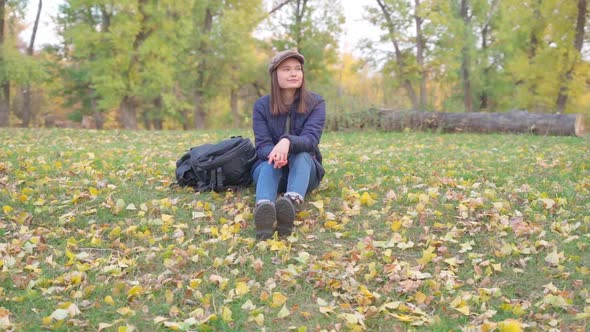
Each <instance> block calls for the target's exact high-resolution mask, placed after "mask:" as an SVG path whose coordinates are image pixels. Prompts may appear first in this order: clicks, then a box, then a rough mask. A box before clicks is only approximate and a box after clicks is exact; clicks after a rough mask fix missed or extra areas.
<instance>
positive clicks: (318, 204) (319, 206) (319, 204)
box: [309, 200, 324, 211]
mask: <svg viewBox="0 0 590 332" xmlns="http://www.w3.org/2000/svg"><path fill="white" fill-rule="evenodd" d="M309 204H311V205H313V206H315V207H316V208H317V209H318V210H320V211H323V210H324V201H322V200H318V201H315V202H309Z"/></svg>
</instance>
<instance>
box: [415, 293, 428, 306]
mask: <svg viewBox="0 0 590 332" xmlns="http://www.w3.org/2000/svg"><path fill="white" fill-rule="evenodd" d="M414 300H416V303H417V304H422V303H424V301H426V295H425V294H424V293H422V292H420V291H418V292H416V294H414Z"/></svg>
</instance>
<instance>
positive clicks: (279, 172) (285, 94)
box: [252, 50, 326, 240]
mask: <svg viewBox="0 0 590 332" xmlns="http://www.w3.org/2000/svg"><path fill="white" fill-rule="evenodd" d="M304 63H305V58H304V57H303V55H301V54H300V53H299V52H297V51H291V50H287V51H282V52H279V53H277V54H276V55H275V56H274V57H273V58H272V59H271V60H270V64H269V66H268V72H269V74H270V78H271V80H270V88H271V92H270V95H267V96H264V97H262V98H260V99H258V100H257V101H256V103H255V104H254V114H253V117H252V122H253V129H254V138H255V144H256V155H257V157H258V159H257V161H256V162H255V163H254V165H253V166H252V176H253V178H254V183H255V185H256V206H255V208H254V223H255V225H256V238H257V239H258V240H264V239H268V238H270V237H272V236H273V234H274V232H275V230H276V231H277V233H278V234H279V236H286V235H290V234H291V233H292V232H293V221H294V220H295V212H296V209H297V208H298V207H299V205H301V203H303V200H304V198H305V195H306V194H307V193H309V192H310V191H312V190H313V189H315V188H317V187H318V186H319V184H320V181H321V180H322V178H323V176H324V168H323V167H322V164H321V163H322V155H321V153H320V150H319V148H318V144H319V143H320V138H321V136H322V131H323V129H324V122H325V119H326V105H325V103H324V99H323V98H322V97H321V96H320V95H318V94H315V93H312V92H310V91H308V90H307V89H306V88H305V78H304V72H303V64H304ZM278 193H284V195H283V196H281V197H280V198H279V199H276V198H277V194H278ZM275 200H276V201H275Z"/></svg>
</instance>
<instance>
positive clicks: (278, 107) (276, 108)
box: [270, 69, 312, 115]
mask: <svg viewBox="0 0 590 332" xmlns="http://www.w3.org/2000/svg"><path fill="white" fill-rule="evenodd" d="M302 70H303V69H302ZM297 99H299V105H297V113H305V112H306V111H307V108H308V107H311V102H312V95H311V93H310V92H309V90H307V89H306V88H305V72H303V77H302V81H301V87H300V88H299V89H297V91H296V92H295V100H297ZM270 113H271V114H272V115H279V114H286V113H289V108H288V107H287V105H285V103H284V102H283V96H282V95H281V87H280V86H279V79H278V77H277V70H276V69H275V70H273V71H272V73H270Z"/></svg>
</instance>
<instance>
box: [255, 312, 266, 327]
mask: <svg viewBox="0 0 590 332" xmlns="http://www.w3.org/2000/svg"><path fill="white" fill-rule="evenodd" d="M254 321H255V322H256V324H258V326H262V325H264V314H261V313H260V314H258V315H256V316H254Z"/></svg>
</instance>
